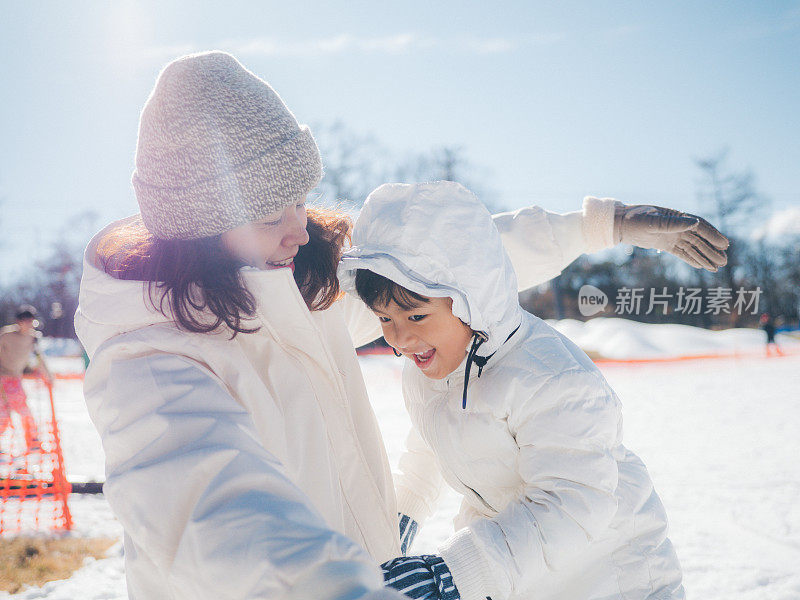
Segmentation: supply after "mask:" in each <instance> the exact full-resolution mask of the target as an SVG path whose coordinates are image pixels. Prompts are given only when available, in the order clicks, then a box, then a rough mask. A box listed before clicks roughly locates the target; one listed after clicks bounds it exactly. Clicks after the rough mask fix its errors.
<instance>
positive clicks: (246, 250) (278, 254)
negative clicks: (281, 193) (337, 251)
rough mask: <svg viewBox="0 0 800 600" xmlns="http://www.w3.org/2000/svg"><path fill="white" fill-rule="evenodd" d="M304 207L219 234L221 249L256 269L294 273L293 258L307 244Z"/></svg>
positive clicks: (277, 213) (299, 205) (293, 206)
mask: <svg viewBox="0 0 800 600" xmlns="http://www.w3.org/2000/svg"><path fill="white" fill-rule="evenodd" d="M306 223H307V218H306V203H305V199H303V200H302V201H300V202H298V203H296V204H292V205H290V206H287V207H286V208H284V209H283V210H281V211H278V212H276V213H272V214H270V215H267V216H266V217H264V218H263V219H260V220H258V221H256V222H254V223H248V224H247V225H242V226H241V227H237V228H236V229H231V230H230V231H226V232H225V233H223V234H222V236H221V239H222V246H223V247H224V248H225V249H226V250H227V251H228V252H230V253H231V255H232V256H235V257H236V258H238V259H240V260H243V261H244V262H246V263H247V264H248V265H251V266H253V267H256V268H257V269H283V268H287V267H288V268H290V269H291V270H292V271H294V257H295V255H296V254H297V251H298V250H299V249H300V246H303V245H305V244H307V243H308V232H306Z"/></svg>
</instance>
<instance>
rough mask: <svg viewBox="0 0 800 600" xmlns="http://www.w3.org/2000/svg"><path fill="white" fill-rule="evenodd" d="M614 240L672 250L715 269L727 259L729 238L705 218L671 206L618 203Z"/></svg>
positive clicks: (698, 265) (690, 261)
mask: <svg viewBox="0 0 800 600" xmlns="http://www.w3.org/2000/svg"><path fill="white" fill-rule="evenodd" d="M614 240H615V241H616V242H617V243H618V244H619V243H623V244H631V245H632V246H639V247H640V248H652V249H655V250H663V251H664V252H669V253H670V254H672V255H674V256H677V257H678V258H680V259H681V260H683V261H684V262H686V263H688V264H689V265H691V266H692V267H695V268H696V269H707V270H709V271H716V270H717V269H719V268H720V267H724V266H725V265H726V264H727V262H728V256H727V254H726V253H725V249H726V248H727V247H728V245H729V242H728V238H726V237H725V236H724V235H722V234H721V233H720V232H719V231H718V230H717V228H716V227H714V226H713V225H712V224H711V223H709V222H708V221H706V220H705V219H703V218H702V217H698V216H695V215H690V214H687V213H683V212H680V211H678V210H673V209H671V208H662V207H660V206H649V205H645V204H635V205H632V206H627V205H625V204H623V203H622V202H617V203H616V205H615V209H614Z"/></svg>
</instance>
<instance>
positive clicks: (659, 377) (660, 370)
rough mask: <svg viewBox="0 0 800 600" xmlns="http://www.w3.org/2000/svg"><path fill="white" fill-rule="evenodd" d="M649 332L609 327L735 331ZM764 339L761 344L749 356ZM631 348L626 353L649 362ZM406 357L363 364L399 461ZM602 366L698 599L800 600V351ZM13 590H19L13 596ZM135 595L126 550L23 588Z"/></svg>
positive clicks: (444, 517) (104, 598)
mask: <svg viewBox="0 0 800 600" xmlns="http://www.w3.org/2000/svg"><path fill="white" fill-rule="evenodd" d="M605 321H621V320H611V319H608V320H605ZM573 323H574V322H573ZM612 325H613V323H612ZM569 326H570V325H569V324H567V325H566V327H565V328H567V327H569ZM594 327H599V326H594ZM603 327H610V326H609V325H603ZM646 327H650V328H655V329H649V330H647V329H646V330H644V331H645V333H642V331H639V330H637V331H638V332H637V333H633V334H632V333H630V332H631V331H633V330H636V328H633V327H631V326H630V325H628V322H621V323H617V327H616V328H612V330H606V335H607V336H611V335H613V334H614V333H615V331H614V330H616V333H617V334H618V337H617V338H616V339H617V344H618V346H617V347H618V348H623V349H624V347H625V344H630V345H631V346H634V345H635V344H639V346H640V348H641V347H644V346H645V345H647V346H649V347H650V348H651V349H652V348H657V349H659V348H660V349H659V350H658V351H657V352H653V351H651V352H650V353H649V354H647V356H653V355H670V354H686V353H690V354H702V353H705V352H710V351H714V352H721V350H720V348H719V346H718V347H716V348H715V349H708V348H707V349H706V350H702V349H698V347H699V346H702V345H703V344H704V343H706V342H707V341H708V338H707V336H709V335H711V336H713V335H722V334H723V333H724V332H717V333H714V332H705V331H699V330H695V329H692V328H689V329H688V330H681V329H677V330H675V329H672V330H671V331H670V330H667V331H668V332H669V334H667V333H666V332H665V331H664V330H662V328H665V327H669V328H672V327H674V326H665V325H658V326H646ZM560 328H562V327H560ZM573 329H574V330H576V331H577V330H578V327H576V326H573ZM753 333H755V334H760V335H763V334H761V332H753ZM579 334H580V332H579V331H578V332H577V334H576V335H575V339H576V341H581V340H580V339H579V338H580V335H579ZM727 335H728V336H730V339H733V338H735V337H736V336H744V335H750V334H734V335H731V334H730V333H729V334H727ZM626 336H627V337H626ZM598 339H602V336H600V338H598ZM710 339H715V338H710ZM736 339H738V338H736ZM625 340H627V341H625ZM631 340H632V341H631ZM761 340H762V341H761V342H760V344H763V338H761ZM784 341H785V342H787V344H788V340H784ZM634 342H635V344H634ZM731 343H733V342H731ZM760 347H762V346H760V345H759V344H757V343H756V340H755V339H754V340H753V344H752V345H751V346H750V347H749V348H748V350H758V348H760ZM723 349H724V348H723ZM631 350H632V349H631V348H628V350H627V351H628V354H626V355H625V357H627V358H630V357H632V356H635V355H634V354H630V352H631ZM604 354H606V353H604ZM606 356H608V354H606ZM401 360H402V359H396V358H394V357H392V356H388V357H387V356H367V357H362V359H361V364H362V367H363V370H364V375H365V378H366V381H367V387H368V389H369V390H370V394H371V398H372V400H373V404H374V406H375V411H376V413H377V415H378V420H379V422H380V425H381V429H382V431H383V433H384V436H385V439H386V445H387V450H388V452H389V457H390V460H391V461H392V463H393V464H396V462H397V460H398V458H399V455H400V452H401V449H402V443H403V438H404V436H405V433H406V430H407V428H408V426H409V421H408V417H407V416H406V414H405V409H404V407H403V402H402V398H401V395H400V385H399V384H400V365H401ZM67 366H68V365H66V364H65V365H63V367H64V368H66V367H67ZM602 369H603V372H604V373H605V375H606V377H607V378H608V380H609V381H610V383H611V385H612V386H613V387H614V388H615V390H616V391H617V393H618V394H619V396H620V398H621V400H622V402H623V405H624V415H625V440H626V445H627V446H628V447H629V448H631V449H632V450H633V451H635V452H636V453H638V454H639V456H641V457H642V459H643V460H644V461H645V463H646V464H647V465H648V468H649V470H650V473H651V475H652V477H653V480H654V481H655V484H656V487H657V489H658V490H659V492H660V494H661V497H662V499H663V501H664V504H665V505H666V508H667V512H668V514H669V517H670V521H671V534H670V536H671V538H672V540H673V542H674V544H675V547H676V549H677V551H678V554H679V556H680V559H681V562H682V565H683V569H684V573H685V585H686V588H687V591H688V595H689V598H696V599H703V600H798V599H800V568H798V565H800V459H799V458H798V457H800V435H798V431H800V355H796V354H794V355H787V356H785V357H777V358H776V357H773V358H767V357H765V356H761V355H760V354H758V355H754V354H752V353H750V352H748V353H743V354H742V355H741V356H740V357H739V358H735V357H734V358H725V359H716V360H698V361H690V362H681V363H668V364H648V365H622V366H619V365H607V366H603V367H602ZM80 390H81V388H80V383H79V382H76V381H59V382H58V384H57V387H56V398H57V410H58V416H59V419H60V422H61V433H62V439H63V444H64V453H65V462H66V465H67V472H68V474H69V476H70V478H71V479H72V480H92V479H102V474H103V465H102V450H101V448H100V444H99V440H98V438H97V434H96V433H95V432H94V429H93V427H92V425H91V423H90V422H89V420H88V417H87V415H86V412H85V408H84V407H83V401H82V398H81V391H80ZM457 505H458V498H457V497H456V495H455V494H454V493H448V494H446V495H445V497H444V498H443V500H442V503H441V506H440V508H439V511H438V512H437V513H436V514H435V515H434V516H433V518H432V519H431V520H430V521H429V522H428V523H426V524H425V526H424V527H423V528H422V530H421V532H420V534H419V536H418V540H417V542H416V543H415V546H414V551H415V552H420V553H427V552H434V551H435V550H436V547H437V545H438V544H439V543H440V542H441V541H443V540H444V539H445V538H446V537H447V536H448V535H449V534H450V533H451V518H452V516H453V514H454V513H455V511H456V508H457ZM70 506H71V509H72V512H73V516H74V520H75V524H76V531H75V535H86V536H88V535H93V536H98V535H103V536H106V535H110V536H114V537H118V536H119V535H120V528H119V525H118V523H117V522H116V521H115V520H114V518H113V516H112V515H111V513H110V511H109V509H108V506H107V505H106V503H105V502H104V501H103V499H102V497H98V496H87V497H79V496H73V497H72V500H71V503H70ZM4 597H9V596H7V595H5V596H4V595H1V594H0V598H4ZM125 597H126V596H125V582H124V571H123V566H122V557H121V551H120V547H119V546H116V547H114V548H113V549H112V551H111V556H110V558H108V559H105V560H101V561H93V562H91V563H89V564H87V566H85V567H84V568H83V569H82V570H80V571H78V572H77V573H76V574H75V575H74V576H73V577H72V578H71V579H69V580H66V581H61V582H51V583H49V584H47V585H45V586H44V587H43V588H41V589H29V590H27V591H25V592H22V593H20V594H18V595H15V596H13V598H30V599H32V598H42V599H44V598H46V599H48V600H56V599H57V600H74V599H78V598H80V599H82V600H83V599H85V600H117V599H119V600H122V599H124V598H125Z"/></svg>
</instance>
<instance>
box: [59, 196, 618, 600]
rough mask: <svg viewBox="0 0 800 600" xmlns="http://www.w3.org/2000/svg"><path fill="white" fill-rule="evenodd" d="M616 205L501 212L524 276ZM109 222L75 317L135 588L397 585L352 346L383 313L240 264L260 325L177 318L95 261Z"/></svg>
mask: <svg viewBox="0 0 800 600" xmlns="http://www.w3.org/2000/svg"><path fill="white" fill-rule="evenodd" d="M612 214H613V204H612V203H610V202H600V201H596V202H594V203H592V202H590V203H588V204H587V206H586V208H585V209H584V211H583V212H582V213H581V212H576V213H570V214H567V215H558V214H553V213H548V212H546V211H543V210H541V209H539V208H535V207H533V208H527V209H523V210H520V211H517V212H516V213H510V214H506V215H501V216H499V217H498V226H499V227H500V228H501V229H502V230H503V231H504V233H505V236H506V239H507V241H508V243H509V247H510V248H511V251H512V252H514V254H515V256H516V257H517V259H518V260H520V261H525V262H526V264H528V265H529V267H528V268H527V269H526V270H524V272H525V273H526V274H527V280H526V281H528V282H529V284H530V285H533V284H535V283H540V282H542V281H546V280H547V279H549V278H550V277H552V276H554V275H556V274H558V272H559V271H560V270H561V269H562V268H563V267H564V266H565V265H567V264H569V262H571V261H572V260H573V259H574V258H575V257H577V256H578V255H579V254H581V253H582V252H585V251H590V250H595V249H598V248H601V247H604V246H606V245H611V228H612ZM114 225H115V224H114ZM112 226H113V225H112ZM109 227H111V226H109ZM104 233H105V230H104V231H103V232H100V233H99V234H98V235H97V236H96V237H95V239H94V240H93V241H92V242H91V243H90V244H89V246H88V247H87V250H86V254H85V257H84V267H83V269H84V270H83V277H82V280H81V289H80V299H79V300H80V307H79V309H78V312H77V314H76V316H75V326H76V330H77V332H78V336H79V337H80V339H81V342H82V343H83V345H84V347H85V348H86V350H87V352H88V354H89V356H90V357H91V363H90V366H89V369H88V371H87V373H86V378H85V384H84V392H85V396H86V402H87V406H88V408H89V413H90V415H91V418H92V420H93V421H94V424H95V426H96V427H97V430H98V432H99V433H100V436H101V438H102V442H103V447H104V450H105V454H106V476H107V480H106V485H105V493H106V496H107V498H108V501H109V503H110V504H111V507H112V509H113V510H114V512H115V514H116V515H117V517H118V518H119V520H120V522H121V523H122V525H123V527H124V529H125V562H126V572H127V573H126V574H127V581H128V593H129V596H130V597H131V598H134V599H137V600H161V599H165V600H166V599H169V600H173V599H183V598H186V599H189V598H191V599H195V600H198V599H199V600H202V599H206V598H209V599H210V598H215V599H216V598H237V599H239V598H241V599H244V598H248V599H249V598H284V597H285V598H315V599H319V600H333V599H339V598H356V597H360V596H361V593H362V592H363V593H365V594H367V592H369V590H372V591H371V592H369V593H368V594H367V595H365V596H364V600H366V599H367V598H369V599H375V600H377V599H378V598H393V597H396V596H397V594H396V592H394V591H392V590H384V589H382V587H381V586H382V583H383V582H382V579H381V575H380V571H379V570H378V568H377V566H376V565H377V564H378V563H380V562H384V561H386V560H388V559H391V558H394V557H395V556H398V555H399V554H400V549H399V540H398V537H399V536H398V523H397V508H396V501H395V492H394V489H393V488H394V486H393V482H392V477H391V472H390V469H389V465H388V462H387V459H386V453H385V450H384V446H383V443H382V440H381V437H380V432H379V429H378V426H377V422H376V419H375V415H374V413H373V411H372V408H371V407H370V405H369V400H368V397H367V393H366V390H365V387H364V383H363V378H362V376H361V371H360V368H359V365H358V361H357V358H356V354H355V351H354V349H353V348H354V342H355V344H357V345H360V344H363V343H366V342H368V341H370V340H372V339H374V338H376V337H378V336H380V326H379V323H378V321H377V319H375V317H374V316H373V315H372V313H371V312H370V311H368V310H367V309H366V307H364V306H363V304H362V303H361V301H360V300H356V299H353V298H345V299H343V300H341V301H340V302H337V303H336V304H335V305H334V306H333V307H331V308H330V309H328V310H325V311H319V312H314V313H310V312H309V311H308V310H307V309H306V306H305V304H304V302H303V299H302V298H301V296H300V294H299V292H298V289H297V286H296V285H295V283H294V281H293V280H292V277H291V273H290V271H289V270H287V269H280V270H275V271H252V270H251V271H246V272H244V277H245V282H246V285H247V286H248V289H249V290H250V291H251V292H252V293H253V295H254V296H255V298H256V299H257V301H258V313H257V319H256V323H255V325H258V326H260V327H261V330H260V331H259V332H258V333H254V334H247V335H238V336H236V337H235V338H234V339H233V340H231V339H229V337H230V336H229V335H228V334H226V333H218V334H194V333H187V332H185V331H181V330H179V329H178V328H177V327H176V326H175V324H174V323H173V322H172V321H171V320H170V319H168V318H166V317H164V316H163V315H161V314H160V313H159V312H156V311H154V310H153V309H152V308H151V307H150V306H149V304H148V302H146V300H145V286H144V285H143V284H142V283H141V282H136V281H123V280H118V279H115V278H113V277H111V276H109V275H107V274H106V273H104V272H103V271H102V270H101V269H99V268H98V267H97V265H96V253H95V247H96V243H97V239H99V237H101V236H102V235H103V234H104ZM348 329H349V332H348ZM350 540H354V541H355V542H356V543H353V542H352V541H350ZM364 549H366V552H364Z"/></svg>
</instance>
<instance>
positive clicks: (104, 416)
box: [95, 354, 401, 600]
mask: <svg viewBox="0 0 800 600" xmlns="http://www.w3.org/2000/svg"><path fill="white" fill-rule="evenodd" d="M104 386H105V387H104V389H103V390H101V394H102V396H101V398H102V406H101V408H100V411H99V413H98V417H97V418H96V419H95V422H96V425H97V426H98V430H99V431H100V435H101V437H102V441H103V446H104V449H105V452H106V471H107V478H106V484H105V488H104V491H105V494H106V497H107V499H108V501H109V504H110V505H111V507H112V508H113V510H114V513H115V514H116V516H117V517H118V518H119V520H120V522H121V523H122V525H123V527H124V529H125V532H126V534H127V536H128V537H129V539H130V541H131V542H132V543H133V544H134V547H135V548H136V549H137V551H138V552H141V553H144V554H146V555H147V557H148V558H149V560H150V561H151V563H152V564H155V565H156V566H157V567H158V569H159V570H160V571H161V573H160V575H161V579H162V580H165V581H167V582H168V586H169V588H170V597H172V598H176V599H177V598H180V599H184V598H185V599H189V598H194V599H206V598H208V599H212V598H222V597H226V598H281V599H290V598H292V599H293V598H298V599H299V598H309V597H315V598H324V599H326V600H342V599H345V598H347V599H350V598H363V599H364V600H366V599H367V598H370V599H372V598H374V599H376V600H377V599H378V598H381V599H384V598H385V599H386V600H388V599H389V598H401V596H399V595H395V594H394V593H393V592H390V591H388V590H384V589H382V576H381V572H380V570H379V569H378V568H377V566H376V565H375V564H373V562H372V560H371V558H370V557H369V555H368V554H367V553H366V552H365V551H364V550H363V549H361V548H360V547H359V546H358V545H357V544H356V543H355V542H353V541H351V540H350V539H348V538H347V537H345V536H344V535H341V534H339V533H337V532H334V531H332V530H330V529H329V528H328V527H327V526H326V525H325V523H324V522H323V520H322V518H321V517H320V516H319V514H318V513H316V512H315V510H314V509H313V507H312V506H311V504H310V502H309V501H308V498H307V497H306V496H305V495H304V494H303V493H302V492H301V491H300V490H299V489H298V488H297V487H296V486H295V485H294V484H293V482H292V481H291V480H290V478H289V477H288V476H287V474H286V472H285V469H284V467H283V465H282V464H281V463H280V462H279V461H278V460H277V459H276V457H275V456H274V455H273V454H271V453H270V452H268V451H267V450H266V449H265V448H264V447H263V445H262V444H261V443H260V442H259V441H258V438H257V436H256V434H255V430H254V425H253V422H252V420H251V418H250V415H249V413H248V412H247V411H246V410H245V409H244V408H243V407H242V406H240V405H239V404H238V403H237V402H236V401H235V400H234V398H233V397H232V396H231V395H230V394H229V393H228V391H227V390H226V388H225V387H224V386H223V385H222V383H221V382H220V381H219V380H218V379H217V378H216V377H215V376H214V375H213V374H212V373H211V372H210V371H208V370H206V369H205V368H204V367H202V366H201V365H199V364H198V363H195V362H194V361H191V360H189V359H187V358H184V357H178V356H174V355H169V354H149V355H145V356H142V357H136V358H127V359H124V360H115V361H112V362H111V363H110V370H109V373H108V377H107V379H105V384H104ZM264 401H265V402H269V401H270V399H269V398H265V399H264ZM276 427H280V423H277V424H276ZM312 590H313V592H312Z"/></svg>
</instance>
